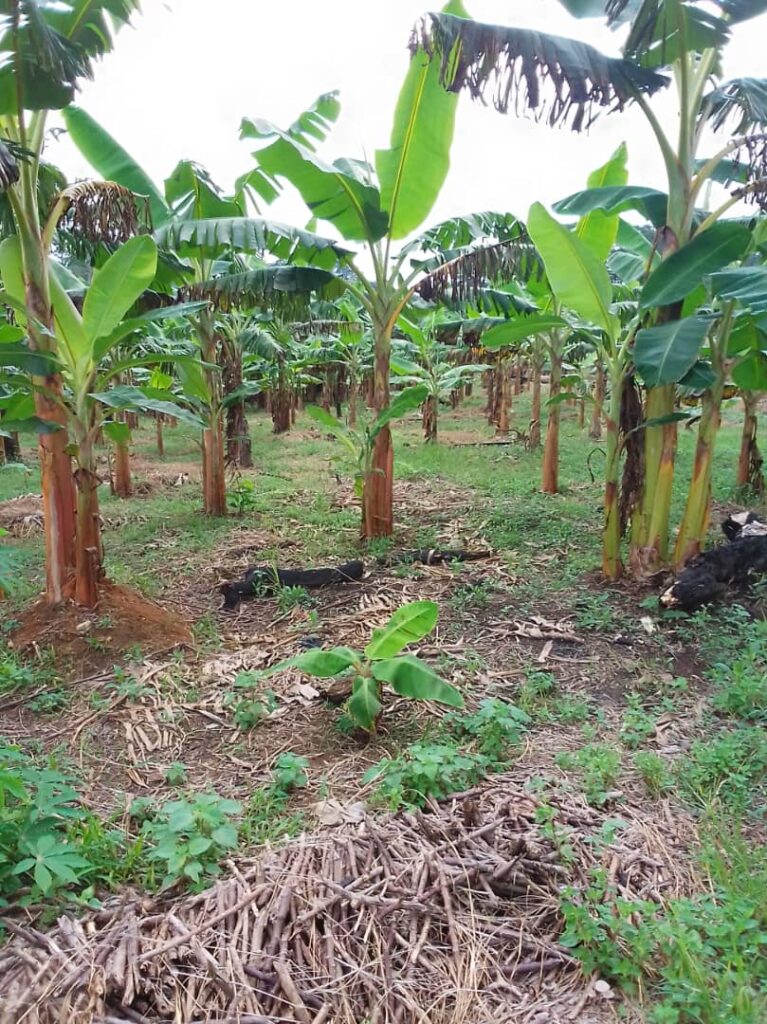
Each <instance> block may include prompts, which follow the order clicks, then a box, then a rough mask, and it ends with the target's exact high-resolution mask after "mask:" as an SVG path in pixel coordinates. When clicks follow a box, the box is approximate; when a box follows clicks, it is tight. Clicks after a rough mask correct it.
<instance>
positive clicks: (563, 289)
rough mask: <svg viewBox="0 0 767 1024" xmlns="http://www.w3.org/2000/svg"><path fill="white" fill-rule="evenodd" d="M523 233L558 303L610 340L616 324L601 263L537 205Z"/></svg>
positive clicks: (609, 285) (605, 272)
mask: <svg viewBox="0 0 767 1024" xmlns="http://www.w3.org/2000/svg"><path fill="white" fill-rule="evenodd" d="M527 230H528V231H529V232H530V237H531V238H532V239H533V241H534V242H535V245H536V248H537V249H538V252H539V253H540V254H541V259H542V260H543V264H544V266H545V268H546V276H547V277H548V279H549V284H550V285H551V290H552V291H553V292H554V295H555V296H556V297H557V299H558V300H559V301H560V303H561V304H562V305H563V306H565V307H566V308H567V309H572V310H574V311H575V312H576V313H578V314H579V316H582V317H583V318H584V319H585V320H588V321H589V322H590V323H593V324H595V325H596V326H597V327H600V328H601V329H602V330H603V331H605V332H606V333H607V334H608V335H609V336H610V337H613V336H614V335H615V332H616V331H617V328H618V323H617V318H616V317H615V315H614V314H613V313H612V312H611V310H610V304H611V302H612V285H611V283H610V276H609V274H608V273H607V268H606V267H605V265H604V262H603V261H601V260H599V259H597V257H596V256H595V255H594V254H593V253H592V252H591V250H590V249H589V248H588V247H587V246H586V245H584V244H583V242H582V241H581V240H580V239H579V238H577V237H576V235H575V233H574V232H573V231H569V230H568V229H567V228H566V227H564V225H562V224H560V223H559V222H558V221H556V220H555V219H554V218H553V217H552V216H551V214H549V213H548V212H547V211H546V210H545V209H544V207H543V206H542V205H541V204H540V203H534V204H533V205H532V206H531V208H530V214H529V216H528V219H527Z"/></svg>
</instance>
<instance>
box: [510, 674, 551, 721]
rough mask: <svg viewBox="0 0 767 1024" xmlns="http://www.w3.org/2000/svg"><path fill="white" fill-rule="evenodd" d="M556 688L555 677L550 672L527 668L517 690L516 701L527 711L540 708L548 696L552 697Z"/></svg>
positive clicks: (530, 711)
mask: <svg viewBox="0 0 767 1024" xmlns="http://www.w3.org/2000/svg"><path fill="white" fill-rule="evenodd" d="M556 690H557V679H556V676H554V675H553V674H552V673H551V672H542V671H540V670H539V669H528V671H527V672H526V673H525V681H524V683H522V685H521V686H520V688H519V690H518V691H517V695H516V696H517V701H518V703H519V706H520V707H521V708H524V710H525V711H527V712H528V713H532V712H533V711H535V710H538V709H540V707H541V704H542V703H543V702H545V700H546V699H547V698H548V697H553V696H554V694H555V693H556Z"/></svg>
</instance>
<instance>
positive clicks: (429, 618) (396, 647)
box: [365, 601, 439, 661]
mask: <svg viewBox="0 0 767 1024" xmlns="http://www.w3.org/2000/svg"><path fill="white" fill-rule="evenodd" d="M438 617H439V608H438V607H437V605H436V604H435V603H434V601H413V602H412V603H411V604H406V605H403V606H402V607H401V608H398V609H397V611H396V612H395V613H394V614H393V615H392V617H391V618H390V619H389V621H388V622H387V623H386V625H385V626H383V627H382V628H381V629H377V630H374V632H373V638H372V640H371V641H370V643H369V644H368V645H367V647H366V648H365V656H366V657H368V658H370V660H371V661H379V660H381V659H385V658H392V657H394V655H395V654H399V652H400V651H401V650H402V649H403V647H407V646H408V645H409V644H413V643H417V642H418V641H419V640H422V639H423V638H424V637H425V636H427V635H428V634H429V633H431V631H432V630H433V629H434V627H435V626H436V625H437V619H438Z"/></svg>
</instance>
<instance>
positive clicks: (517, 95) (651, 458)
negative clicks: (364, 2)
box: [415, 0, 767, 572]
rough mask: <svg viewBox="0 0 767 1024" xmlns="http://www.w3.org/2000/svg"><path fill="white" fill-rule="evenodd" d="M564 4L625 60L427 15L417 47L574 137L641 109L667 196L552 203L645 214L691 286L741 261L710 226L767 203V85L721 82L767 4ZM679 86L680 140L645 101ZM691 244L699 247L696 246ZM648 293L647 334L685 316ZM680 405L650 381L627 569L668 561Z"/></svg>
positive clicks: (576, 209)
mask: <svg viewBox="0 0 767 1024" xmlns="http://www.w3.org/2000/svg"><path fill="white" fill-rule="evenodd" d="M560 2H561V3H562V4H563V6H565V7H566V8H567V9H568V10H569V11H570V13H571V14H573V15H574V16H575V17H579V18H594V17H605V16H606V17H607V20H608V23H609V24H611V25H613V26H619V27H621V28H622V29H623V30H624V39H625V41H624V44H623V53H622V56H621V57H619V58H608V57H605V56H604V55H603V54H601V53H599V52H598V51H597V50H595V49H594V48H593V47H591V46H588V45H587V44H584V43H580V42H576V41H574V40H570V39H563V38H559V37H554V36H548V35H546V34H544V33H538V32H530V31H527V30H522V29H517V28H512V27H507V26H497V25H486V24H480V23H476V22H472V21H468V20H465V19H459V18H455V17H451V16H450V15H448V14H444V13H443V14H440V15H429V16H428V17H427V18H426V19H425V20H424V22H423V23H422V25H421V26H420V27H419V29H418V31H417V33H416V40H415V42H416V44H418V43H420V45H422V46H424V47H426V49H427V50H428V51H429V52H430V53H433V54H434V55H435V59H437V60H438V61H439V63H440V68H441V74H442V82H443V85H444V86H445V87H446V88H447V89H449V90H450V91H451V92H458V91H461V90H463V89H465V90H467V91H469V92H470V94H471V96H472V97H473V98H475V99H482V98H484V97H485V96H486V95H487V93H488V91H489V90H492V102H493V103H494V105H495V107H496V109H498V110H499V111H500V112H502V113H506V112H507V111H509V110H513V111H515V112H516V111H518V110H520V109H526V110H527V111H528V112H530V113H532V115H533V116H534V117H536V118H545V119H546V120H547V121H548V123H549V124H552V125H554V124H566V123H569V125H570V126H571V127H572V128H573V129H574V130H576V131H579V130H580V129H581V128H583V127H584V126H586V125H587V124H589V123H592V122H593V120H594V119H595V118H596V117H598V116H600V115H601V114H602V113H605V112H611V111H615V110H618V111H620V110H623V109H624V108H625V107H626V106H627V105H629V104H635V105H636V106H637V107H638V108H639V109H640V110H641V112H642V113H643V115H644V116H645V119H646V121H647V123H648V126H649V128H650V131H651V132H652V134H653V136H654V138H655V140H656V143H657V145H658V147H659V150H660V152H661V154H662V157H663V160H664V164H665V167H666V172H667V178H668V190H667V192H665V193H664V192H661V191H659V190H657V189H651V188H646V187H641V186H630V187H629V186H597V187H594V188H589V189H587V190H586V192H581V193H577V194H576V195H574V196H571V197H569V198H568V199H566V200H564V201H563V202H562V203H560V204H558V205H557V207H556V209H557V212H558V213H562V214H570V215H576V216H581V217H582V216H585V215H589V214H591V213H593V212H596V211H600V212H603V213H621V212H623V211H624V210H628V209H632V210H637V211H639V212H640V213H642V214H643V215H644V216H646V217H647V219H648V220H650V221H651V222H652V223H653V224H654V226H655V237H654V242H653V249H654V251H655V252H657V253H658V254H659V255H660V258H661V259H662V260H663V261H665V260H667V259H670V258H672V257H675V256H677V257H678V260H677V265H676V268H675V270H676V271H677V272H681V271H682V270H683V271H684V278H685V282H686V288H687V292H685V293H684V294H688V293H689V292H690V291H691V290H692V289H695V288H697V287H698V286H699V285H700V284H701V283H702V281H703V277H704V275H705V274H706V273H711V272H715V271H716V270H719V269H722V268H723V267H725V266H727V265H728V264H729V263H730V262H731V261H732V260H733V259H736V258H737V257H738V255H739V253H738V252H737V246H736V245H735V243H734V242H732V244H730V245H728V244H726V242H725V241H724V239H723V237H718V238H717V237H715V236H712V235H710V234H709V232H710V229H711V228H712V227H714V226H715V225H716V224H717V223H718V222H719V221H720V220H721V218H722V217H723V215H724V214H725V213H726V212H727V211H728V210H729V209H731V207H732V206H734V205H735V204H736V203H738V202H740V201H741V200H744V199H745V200H749V201H753V202H757V203H761V202H762V201H763V196H764V195H765V193H766V192H767V189H766V188H765V185H766V184H767V182H766V181H765V179H766V177H767V168H766V167H765V153H766V152H767V149H766V148H765V145H764V141H765V129H766V128H767V104H765V103H764V102H763V96H764V92H765V88H767V83H765V81H764V80H761V79H750V78H735V79H731V80H729V81H723V80H722V76H721V68H722V64H723V60H722V57H723V53H724V50H725V48H726V44H727V42H728V40H729V38H730V32H731V28H732V26H733V25H735V24H739V23H742V22H745V21H747V20H748V19H750V18H753V17H754V16H756V15H758V14H761V13H763V12H765V11H767V0H715V2H714V3H713V4H708V3H705V2H704V0H643V2H642V3H635V2H634V0H601V2H600V0H594V2H589V3H583V2H582V0H560ZM712 7H713V10H712V9H711V8H712ZM672 81H673V82H674V84H675V88H676V91H677V99H678V111H679V113H678V121H677V126H676V139H675V140H673V139H672V137H671V136H670V135H669V134H667V133H666V132H665V131H664V129H663V127H662V125H661V122H660V119H659V118H658V116H657V114H656V112H655V111H654V109H653V106H652V104H651V98H652V96H653V95H654V94H655V93H657V92H658V91H660V90H662V89H665V88H667V87H668V85H669V84H670V83H671V82H672ZM499 83H500V84H499ZM728 127H729V128H731V129H732V130H733V132H734V134H732V135H730V137H729V138H727V139H726V140H725V139H722V140H721V142H720V148H718V149H717V151H716V152H715V153H714V154H713V156H711V157H702V158H700V157H699V156H698V153H699V150H700V147H701V144H702V140H703V139H704V138H705V137H706V132H707V130H708V129H713V131H714V132H715V133H721V132H722V130H723V129H726V128H728ZM711 181H718V182H721V183H724V184H730V185H735V186H736V187H735V188H734V190H733V191H732V193H731V195H730V196H728V197H727V198H726V199H725V200H724V201H723V202H722V203H721V205H720V206H719V207H717V208H716V209H715V210H714V211H713V212H712V213H710V214H705V213H704V214H703V215H701V214H700V213H699V211H698V210H697V202H698V199H699V197H700V195H701V193H702V190H703V189H704V188H706V187H707V186H708V183H709V182H711ZM704 236H708V237H706V238H704ZM695 240H698V241H699V242H700V246H699V247H697V251H696V250H695V249H693V250H692V251H689V249H690V246H691V244H692V243H693V242H694V241H695ZM702 253H703V254H705V258H704V259H701V254H702ZM658 272H659V271H658ZM646 297H647V299H648V302H647V304H646V306H645V307H644V318H645V320H646V321H647V323H646V326H647V327H648V328H652V326H653V324H657V325H658V326H661V325H663V324H664V323H665V322H667V321H675V320H678V319H679V317H680V315H681V305H680V302H681V299H680V297H676V298H671V297H669V293H668V292H666V291H664V290H663V289H660V288H659V289H658V290H657V291H656V292H654V293H651V294H648V295H647V296H646ZM650 298H652V302H650V301H649V300H650ZM703 337H704V336H703V335H701V336H700V341H701V344H702V341H703ZM674 401H675V388H674V386H673V385H672V384H664V385H658V386H657V387H651V388H649V389H648V393H647V399H646V403H645V420H646V423H647V426H646V429H645V431H644V437H645V443H644V467H645V468H644V478H643V486H642V494H641V497H640V500H639V502H638V506H637V510H636V515H635V519H634V524H633V529H632V564H633V566H634V568H635V570H636V571H638V572H646V571H649V570H652V569H653V568H655V567H657V566H658V564H660V563H662V562H664V561H665V560H666V559H667V557H668V546H669V510H670V503H671V496H672V487H673V478H674V463H675V454H676V439H677V426H676V422H675V420H674V416H673V410H674Z"/></svg>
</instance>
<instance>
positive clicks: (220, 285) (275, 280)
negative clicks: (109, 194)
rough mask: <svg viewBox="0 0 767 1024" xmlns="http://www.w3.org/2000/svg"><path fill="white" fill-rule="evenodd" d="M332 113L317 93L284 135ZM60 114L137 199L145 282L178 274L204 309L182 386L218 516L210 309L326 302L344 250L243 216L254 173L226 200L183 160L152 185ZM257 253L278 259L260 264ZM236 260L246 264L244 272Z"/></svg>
mask: <svg viewBox="0 0 767 1024" xmlns="http://www.w3.org/2000/svg"><path fill="white" fill-rule="evenodd" d="M336 116H337V109H336V103H335V101H334V100H333V99H332V97H330V98H328V97H321V98H320V100H319V101H318V102H317V103H316V104H315V106H314V107H313V108H311V109H310V111H309V112H307V113H305V114H304V115H302V117H301V118H300V119H299V121H298V122H296V124H295V125H293V126H292V127H291V129H289V130H288V133H287V135H288V137H289V138H291V139H294V138H295V139H300V140H301V142H302V143H304V142H306V141H307V140H308V139H309V138H318V137H319V138H321V137H323V134H324V132H325V131H326V130H327V128H328V126H329V125H330V124H331V123H332V121H333V120H334V119H335V117H336ZM63 117H64V121H65V123H66V125H67V128H68V130H69V135H70V138H71V139H72V141H73V142H74V144H75V145H76V146H77V147H78V148H79V149H80V151H81V153H82V154H83V156H84V157H85V158H86V159H87V160H88V161H89V163H90V164H91V165H92V166H93V167H94V168H95V169H96V170H97V171H98V172H99V173H100V174H102V175H104V176H105V177H108V178H110V179H111V180H113V181H116V182H118V183H119V184H121V185H122V186H124V187H125V188H127V189H130V190H132V191H134V192H136V193H137V194H140V195H144V196H146V197H147V202H148V203H149V206H150V209H151V213H152V220H153V223H154V227H155V239H156V241H157V243H158V246H159V247H160V251H161V254H162V256H163V259H161V262H160V267H161V269H162V270H163V271H164V272H163V274H162V275H161V276H160V277H159V279H158V281H157V282H155V285H154V286H155V287H156V288H157V289H158V290H166V291H167V290H173V288H174V287H175V286H177V285H178V284H179V274H180V275H181V277H182V284H183V287H181V289H180V290H179V293H178V294H179V295H180V297H181V298H183V299H187V300H204V301H205V303H206V305H205V306H204V307H203V308H202V309H201V310H200V313H199V315H198V316H197V318H196V320H195V333H196V336H197V342H198V348H199V353H200V365H199V367H198V372H197V373H196V374H195V379H194V381H191V380H190V381H189V382H188V383H189V386H191V387H193V390H194V392H195V397H196V400H197V401H198V402H200V403H201V408H204V409H205V410H206V420H205V424H204V427H203V432H202V460H203V463H202V465H203V473H202V477H203V499H204V500H203V507H204V511H205V513H206V514H208V515H215V516H223V515H226V510H227V507H226V479H225V465H226V463H225V458H224V416H225V412H226V408H227V403H226V401H225V400H224V393H223V388H222V375H221V368H220V366H219V363H220V356H221V349H222V346H223V345H225V338H224V336H223V335H222V332H221V331H220V329H219V327H218V325H217V322H216V315H215V314H216V311H217V310H223V311H228V310H229V309H230V308H231V306H232V304H233V303H244V304H246V305H247V306H248V307H250V308H252V307H261V308H263V309H271V310H273V311H274V312H281V313H285V314H287V313H296V312H297V311H299V310H304V309H307V308H308V304H309V297H310V296H311V294H312V293H313V292H317V291H319V292H323V291H325V290H327V293H328V294H329V295H331V296H336V295H338V294H340V293H341V292H342V291H343V284H342V283H339V282H338V281H337V279H336V278H335V277H334V275H333V274H332V273H331V271H332V270H334V269H335V268H336V267H337V265H338V264H339V263H343V262H344V261H345V259H346V257H347V255H348V250H347V249H345V248H344V247H342V246H340V245H339V244H338V243H336V242H333V241H331V240H330V239H327V238H323V237H322V236H320V235H317V234H315V233H313V232H311V231H303V230H301V229H298V228H293V227H290V226H289V225H285V224H281V223H279V222H277V221H271V220H266V219H264V218H262V217H249V216H246V215H245V203H246V197H247V196H249V195H250V194H251V193H252V192H254V190H258V189H262V190H263V188H264V183H265V181H266V179H265V178H264V177H263V175H261V174H258V173H256V172H253V173H251V174H250V175H245V176H243V177H242V178H241V179H240V180H239V181H238V182H237V184H236V186H235V193H234V195H232V196H227V195H225V194H224V193H223V192H222V191H221V190H220V189H219V188H218V187H217V185H216V184H215V183H214V182H213V181H212V179H211V178H210V175H208V173H207V172H206V171H205V170H204V168H202V167H200V166H199V165H197V164H195V163H194V162H193V161H190V160H183V161H181V162H180V163H179V164H178V165H177V166H176V168H175V169H174V170H173V172H172V173H171V175H170V176H169V177H168V178H167V179H166V180H165V182H164V185H163V188H162V189H161V188H160V187H158V186H157V185H156V184H155V183H154V182H153V181H152V180H151V179H150V178H149V176H148V175H147V174H146V172H145V171H144V170H143V169H142V168H141V167H140V166H139V165H138V164H137V163H136V161H135V160H134V159H133V158H132V157H131V156H130V155H129V154H128V153H127V152H126V151H125V150H124V149H123V148H122V147H121V146H120V145H119V143H118V142H117V141H116V140H115V139H114V138H113V137H112V136H111V135H110V134H109V133H108V132H107V131H106V130H105V129H104V128H102V127H101V125H99V124H98V123H97V122H96V121H95V120H94V119H93V118H92V117H91V116H90V115H89V114H88V113H87V112H86V111H84V110H82V109H81V108H78V107H69V108H68V109H67V110H65V111H64V112H63ZM168 253H173V254H174V255H175V260H172V261H171V260H169V259H168V257H167V254H168ZM265 253H269V254H270V255H271V256H272V257H275V258H276V259H277V260H278V261H279V263H269V264H266V263H265V262H264V260H263V255H264V254H265ZM243 258H245V259H246V260H249V262H248V263H247V265H246V266H245V267H244V268H243V265H242V259H243ZM169 266H170V268H171V270H170V271H169V269H168V267H169Z"/></svg>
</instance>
